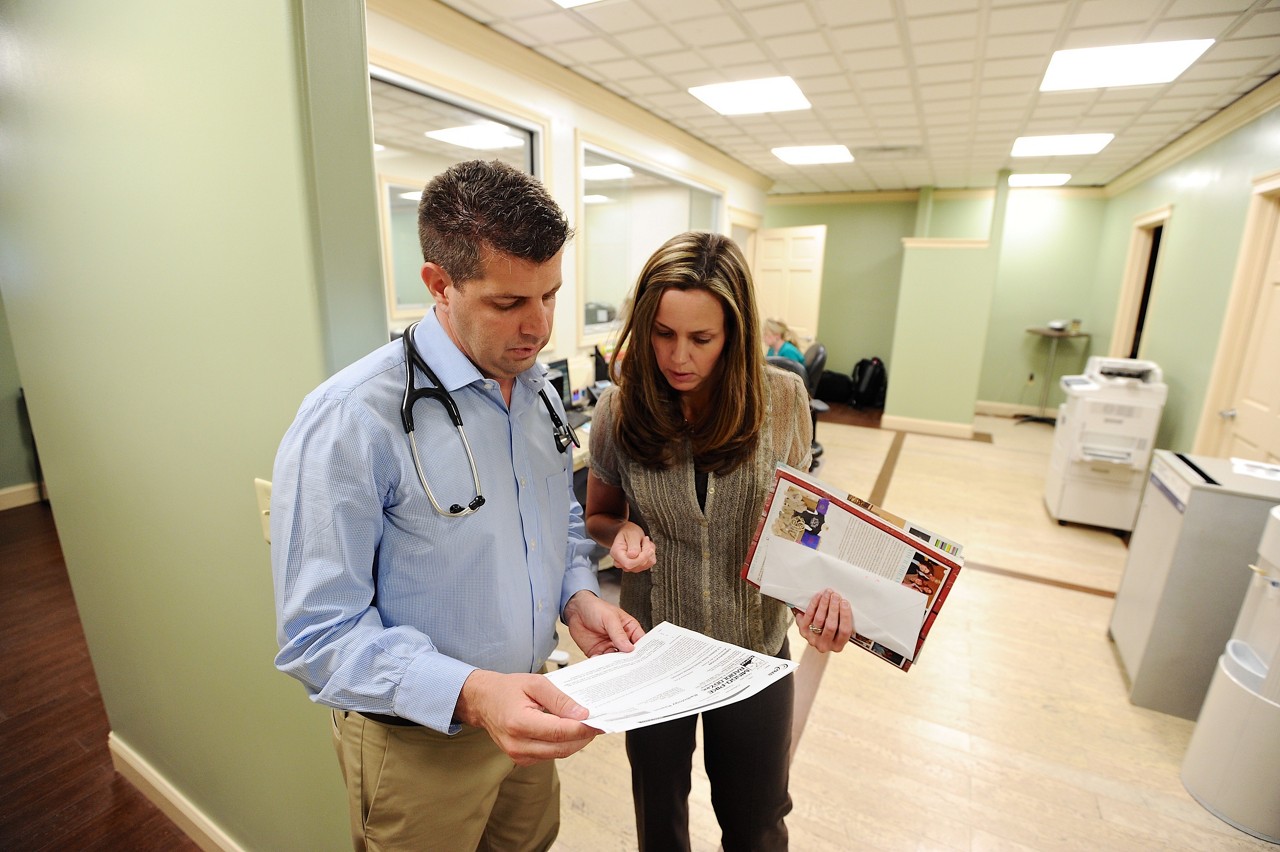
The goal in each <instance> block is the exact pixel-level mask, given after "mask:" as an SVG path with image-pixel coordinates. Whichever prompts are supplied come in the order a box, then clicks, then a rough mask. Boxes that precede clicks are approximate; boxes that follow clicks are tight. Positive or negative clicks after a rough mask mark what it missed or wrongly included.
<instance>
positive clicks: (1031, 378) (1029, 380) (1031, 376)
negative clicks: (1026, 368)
mask: <svg viewBox="0 0 1280 852" xmlns="http://www.w3.org/2000/svg"><path fill="white" fill-rule="evenodd" d="M1035 383H1036V374H1035V373H1027V384H1029V385H1034V384H1035Z"/></svg>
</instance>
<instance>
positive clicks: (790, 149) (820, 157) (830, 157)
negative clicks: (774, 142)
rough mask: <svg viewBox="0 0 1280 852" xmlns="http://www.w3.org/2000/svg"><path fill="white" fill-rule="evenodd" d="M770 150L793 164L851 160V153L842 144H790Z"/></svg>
mask: <svg viewBox="0 0 1280 852" xmlns="http://www.w3.org/2000/svg"><path fill="white" fill-rule="evenodd" d="M772 150H773V156H775V157H777V158H778V159H779V160H781V161H782V162H784V163H790V164H791V165H793V166H806V165H816V164H818V163H852V162H853V155H852V154H850V153H849V149H848V148H847V147H846V146H844V145H790V146H787V147H784V148H773V149H772Z"/></svg>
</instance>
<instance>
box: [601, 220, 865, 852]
mask: <svg viewBox="0 0 1280 852" xmlns="http://www.w3.org/2000/svg"><path fill="white" fill-rule="evenodd" d="M631 304H632V308H631V311H630V312H629V314H628V316H627V318H626V321H625V324H624V327H623V330H622V336H621V338H620V340H619V345H618V351H620V352H625V355H624V356H623V357H622V358H621V364H620V369H619V370H618V371H617V378H618V383H617V385H616V386H615V387H613V388H610V389H609V390H608V391H606V392H605V393H604V394H603V395H602V396H601V398H600V400H599V402H598V403H597V405H596V412H595V415H594V417H593V422H592V429H591V473H590V476H589V477H588V486H587V488H588V490H587V509H586V513H587V531H588V533H590V535H591V536H592V537H593V538H594V539H595V540H596V541H598V542H600V543H601V544H602V545H604V546H606V547H609V548H610V554H611V555H612V557H613V560H614V564H615V565H617V566H618V567H619V568H620V569H622V571H623V572H624V573H623V576H622V606H623V608H624V609H626V610H627V611H628V612H630V613H632V614H633V615H634V616H635V617H636V618H638V619H639V620H640V622H641V624H642V625H643V626H644V627H645V629H646V630H647V629H650V628H652V627H653V626H654V625H655V624H658V623H661V622H663V621H670V622H672V623H673V624H677V625H679V626H681V627H686V628H689V629H691V630H697V631H700V632H702V633H704V634H706V635H707V636H710V637H712V638H714V639H719V640H722V641H725V642H731V643H733V644H735V645H739V646H742V647H744V648H750V649H751V650H753V651H758V652H760V653H764V654H771V655H774V656H781V657H787V656H789V648H788V643H787V629H788V627H789V625H790V623H791V618H792V613H791V612H790V610H789V609H788V607H787V606H786V605H785V604H784V603H782V602H781V601H778V600H775V599H773V598H768V597H764V596H762V595H761V594H760V593H759V592H758V591H757V590H756V589H755V588H753V587H752V586H750V585H749V584H748V583H746V582H745V581H743V580H742V579H741V578H740V572H741V569H742V563H743V560H744V558H745V556H746V551H747V547H748V545H749V544H750V541H751V537H752V535H753V533H754V532H755V528H756V525H757V523H758V521H759V518H760V510H761V507H762V506H763V504H764V500H765V497H766V495H767V493H768V489H769V486H770V484H771V483H772V481H773V472H774V467H775V465H776V464H777V463H778V462H785V463H787V464H790V465H792V466H794V467H797V468H800V469H802V470H807V469H808V467H809V462H810V456H809V453H810V446H811V439H812V420H811V417H810V414H809V398H808V392H807V391H806V390H805V387H804V384H803V383H802V382H801V380H800V378H799V377H798V376H796V375H795V374H793V373H789V372H786V371H783V370H779V369H777V368H774V367H770V366H767V365H766V364H765V361H764V358H763V354H762V347H761V341H760V332H759V329H760V321H759V317H758V314H757V309H756V303H755V293H754V289H753V286H752V283H751V274H750V272H749V270H748V268H747V264H746V261H745V259H744V258H743V256H742V252H741V251H740V250H739V249H738V247H737V245H735V244H734V242H733V241H732V240H730V239H729V238H728V237H724V236H721V235H719V234H712V233H706V232H688V233H684V234H680V235H678V236H676V237H673V238H672V239H670V240H668V241H667V242H666V243H665V244H664V245H663V246H662V247H661V248H659V249H658V250H657V251H656V252H655V253H654V255H653V256H652V257H651V258H649V261H648V262H647V263H646V264H645V267H644V269H643V270H642V271H641V273H640V278H639V280H638V281H637V282H636V290H635V294H634V296H633V299H632V303H631ZM795 619H796V622H797V624H798V626H799V628H800V634H801V635H802V636H804V638H805V640H806V641H807V642H808V643H809V644H811V645H813V646H814V647H815V648H817V649H818V650H820V651H839V650H841V649H842V648H843V647H844V645H845V644H846V643H847V642H848V640H849V637H850V635H851V633H852V630H853V614H852V611H851V609H850V607H849V604H848V602H847V601H844V600H842V599H841V598H840V596H839V595H837V594H835V593H834V592H832V591H831V590H827V591H825V592H822V593H820V594H818V595H815V596H814V598H813V600H812V601H811V602H810V604H809V606H808V607H807V608H806V609H805V610H804V611H803V612H798V611H797V612H796V613H795ZM793 697H794V685H793V683H792V680H791V678H786V679H784V680H782V681H779V682H778V683H776V684H774V685H773V686H771V687H769V688H768V689H765V690H764V691H762V692H760V693H758V694H757V695H755V696H753V697H752V698H749V699H747V700H745V701H740V702H738V703H736V704H731V705H729V706H727V707H723V708H720V709H717V710H712V711H709V712H706V713H703V714H701V715H702V726H703V751H704V754H705V764H706V771H707V776H708V778H709V779H710V782H711V801H712V806H713V807H714V809H715V812H716V818H717V820H718V821H719V823H720V829H721V833H722V841H721V842H722V846H723V848H724V849H725V850H726V852H732V851H733V850H737V849H752V850H761V849H785V848H786V846H787V829H786V825H785V823H784V817H785V816H786V814H787V813H788V812H789V811H790V810H791V797H790V795H789V793H788V792H787V777H788V753H789V751H790V746H791V716H792V703H793ZM697 719H698V717H697V716H688V717H685V718H683V719H677V720H674V721H671V722H667V723H663V724H659V725H653V726H650V727H647V728H641V729H638V730H634V731H630V732H628V733H627V755H628V757H629V759H630V761H631V785H632V794H633V796H634V798H635V808H636V832H637V835H638V839H639V842H640V848H641V849H642V850H646V849H653V850H681V849H688V848H689V810H688V796H689V790H690V770H691V765H692V756H693V751H694V747H695V733H696V729H697Z"/></svg>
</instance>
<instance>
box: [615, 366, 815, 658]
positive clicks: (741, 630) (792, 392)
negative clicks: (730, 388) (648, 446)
mask: <svg viewBox="0 0 1280 852" xmlns="http://www.w3.org/2000/svg"><path fill="white" fill-rule="evenodd" d="M765 384H766V387H767V389H768V393H767V394H766V395H765V405H766V408H765V421H764V427H763V429H762V430H761V433H760V439H759V440H758V441H757V442H756V447H755V451H754V453H753V454H752V455H751V456H750V457H749V458H747V459H746V460H745V461H744V462H742V463H741V464H739V465H738V466H737V467H735V468H734V469H733V470H732V471H729V472H728V473H724V474H716V473H710V474H708V477H707V493H706V507H705V509H704V508H701V507H699V506H698V496H697V493H696V491H695V485H694V465H693V459H692V456H691V451H690V445H689V441H688V439H687V438H683V439H681V440H682V444H683V446H682V447H681V450H680V452H679V453H678V454H677V461H676V463H675V464H674V465H673V466H672V467H670V468H667V469H665V470H661V469H654V468H647V467H645V466H643V465H641V464H640V463H638V462H636V461H634V460H633V459H631V458H630V457H628V456H626V455H625V454H624V453H623V452H622V451H621V450H620V448H619V447H618V444H617V441H616V439H615V435H614V428H615V426H614V424H615V418H616V415H617V407H618V403H619V400H618V397H617V393H618V390H617V388H616V387H615V388H610V389H609V390H607V391H605V392H604V394H603V395H602V396H601V397H600V400H599V402H598V403H597V404H596V409H595V414H594V415H593V416H592V422H591V472H592V473H594V474H595V475H596V477H597V478H598V479H599V480H600V481H601V482H603V483H605V484H606V485H611V486H614V487H616V488H621V489H622V490H623V491H624V492H625V493H626V495H627V502H628V507H629V512H630V520H632V521H634V522H636V523H637V524H639V525H640V526H641V527H642V528H643V529H644V530H645V532H646V533H647V534H648V535H649V537H650V538H651V539H653V542H654V546H655V550H656V554H657V564H656V565H654V566H653V568H651V569H650V570H648V571H643V572H640V573H623V575H622V596H621V601H620V603H621V606H622V608H623V609H625V610H626V611H627V612H629V613H631V614H632V615H634V616H635V617H636V618H637V619H639V621H640V623H641V625H643V627H644V628H645V629H646V630H649V629H652V627H653V626H654V625H655V624H660V623H661V622H663V621H669V622H671V623H672V624H676V625H679V626H680V627H685V628H688V629H690V630H697V631H698V632H700V633H703V634H704V635H707V636H710V637H711V638H713V639H719V640H721V641H724V642H731V643H733V644H735V645H739V646H741V647H744V648H750V649H751V650H753V651H757V652H759V653H763V654H777V653H778V651H779V650H780V649H781V648H782V642H783V640H784V639H785V638H786V633H787V627H788V626H789V625H790V623H791V612H790V610H789V609H788V608H787V606H786V605H785V604H783V603H782V602H781V601H778V600H775V599H774V598H769V597H765V596H762V595H761V594H760V592H759V591H758V590H756V589H755V588H754V587H753V586H751V585H750V584H749V583H747V581H746V580H743V579H742V578H741V571H742V563H743V561H744V559H745V558H746V553H747V548H748V546H749V545H750V544H751V539H752V537H753V536H754V535H755V530H756V526H757V525H758V524H759V522H760V512H761V509H762V508H763V506H764V500H765V497H766V496H767V495H768V491H769V487H770V485H771V484H772V482H773V472H774V466H775V464H776V463H777V462H786V463H787V464H789V465H792V466H794V467H797V468H800V469H801V470H808V468H809V462H810V459H811V455H810V454H811V452H812V448H811V443H812V440H813V423H812V419H811V415H810V413H809V394H808V391H806V390H805V387H804V384H803V382H802V381H801V380H800V377H799V376H797V375H796V374H794V373H791V372H787V371H785V370H780V369H778V368H777V367H772V366H769V367H766V368H765Z"/></svg>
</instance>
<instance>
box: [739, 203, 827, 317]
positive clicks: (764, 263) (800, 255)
mask: <svg viewBox="0 0 1280 852" xmlns="http://www.w3.org/2000/svg"><path fill="white" fill-rule="evenodd" d="M826 242H827V226H826V225H807V226H804V227H799V228H765V229H762V230H760V231H758V232H756V250H755V264H754V266H755V269H754V274H755V284H756V299H757V301H758V302H759V303H760V316H761V318H762V319H768V318H773V319H779V320H782V321H783V322H784V323H786V324H787V325H788V326H790V327H791V328H792V329H793V330H795V332H796V334H797V335H799V336H800V337H801V338H802V339H806V340H812V339H814V338H816V337H817V334H818V304H819V302H820V301H821V299H822V257H823V252H824V251H825V249H826Z"/></svg>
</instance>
